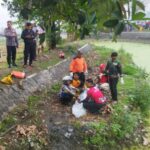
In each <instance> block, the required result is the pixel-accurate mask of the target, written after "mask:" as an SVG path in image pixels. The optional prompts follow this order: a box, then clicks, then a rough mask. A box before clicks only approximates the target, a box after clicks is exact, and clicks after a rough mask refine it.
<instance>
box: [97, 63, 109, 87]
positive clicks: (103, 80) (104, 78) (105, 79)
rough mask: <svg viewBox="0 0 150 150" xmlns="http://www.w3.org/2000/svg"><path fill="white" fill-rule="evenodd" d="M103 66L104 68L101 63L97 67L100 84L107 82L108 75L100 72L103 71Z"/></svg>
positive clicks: (104, 66)
mask: <svg viewBox="0 0 150 150" xmlns="http://www.w3.org/2000/svg"><path fill="white" fill-rule="evenodd" d="M105 68H106V65H105V64H101V65H100V67H99V69H100V83H101V84H103V83H107V82H108V77H107V76H106V75H101V74H103V73H104V71H105Z"/></svg>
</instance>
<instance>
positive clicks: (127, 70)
mask: <svg viewBox="0 0 150 150" xmlns="http://www.w3.org/2000/svg"><path fill="white" fill-rule="evenodd" d="M123 73H124V74H127V75H136V74H137V73H138V68H137V67H136V66H135V65H133V64H127V65H125V66H124V67H123Z"/></svg>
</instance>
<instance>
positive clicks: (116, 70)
mask: <svg viewBox="0 0 150 150" xmlns="http://www.w3.org/2000/svg"><path fill="white" fill-rule="evenodd" d="M105 72H106V74H107V75H108V76H110V77H118V76H119V75H120V76H121V75H122V67H121V64H120V62H119V61H118V60H115V61H112V60H108V62H107V65H106V69H105Z"/></svg>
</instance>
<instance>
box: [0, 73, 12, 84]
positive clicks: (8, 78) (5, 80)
mask: <svg viewBox="0 0 150 150" xmlns="http://www.w3.org/2000/svg"><path fill="white" fill-rule="evenodd" d="M1 82H2V83H4V84H8V85H11V84H13V79H12V76H11V75H8V76H6V77H4V78H3V79H2V80H1Z"/></svg>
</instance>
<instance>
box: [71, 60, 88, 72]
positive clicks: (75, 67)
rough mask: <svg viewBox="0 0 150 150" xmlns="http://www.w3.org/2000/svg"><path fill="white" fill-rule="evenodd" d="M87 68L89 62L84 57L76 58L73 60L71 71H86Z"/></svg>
mask: <svg viewBox="0 0 150 150" xmlns="http://www.w3.org/2000/svg"><path fill="white" fill-rule="evenodd" d="M86 70H87V64H86V62H85V59H84V58H83V57H81V58H75V59H73V60H72V61H71V64H70V72H85V71H86Z"/></svg>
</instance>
